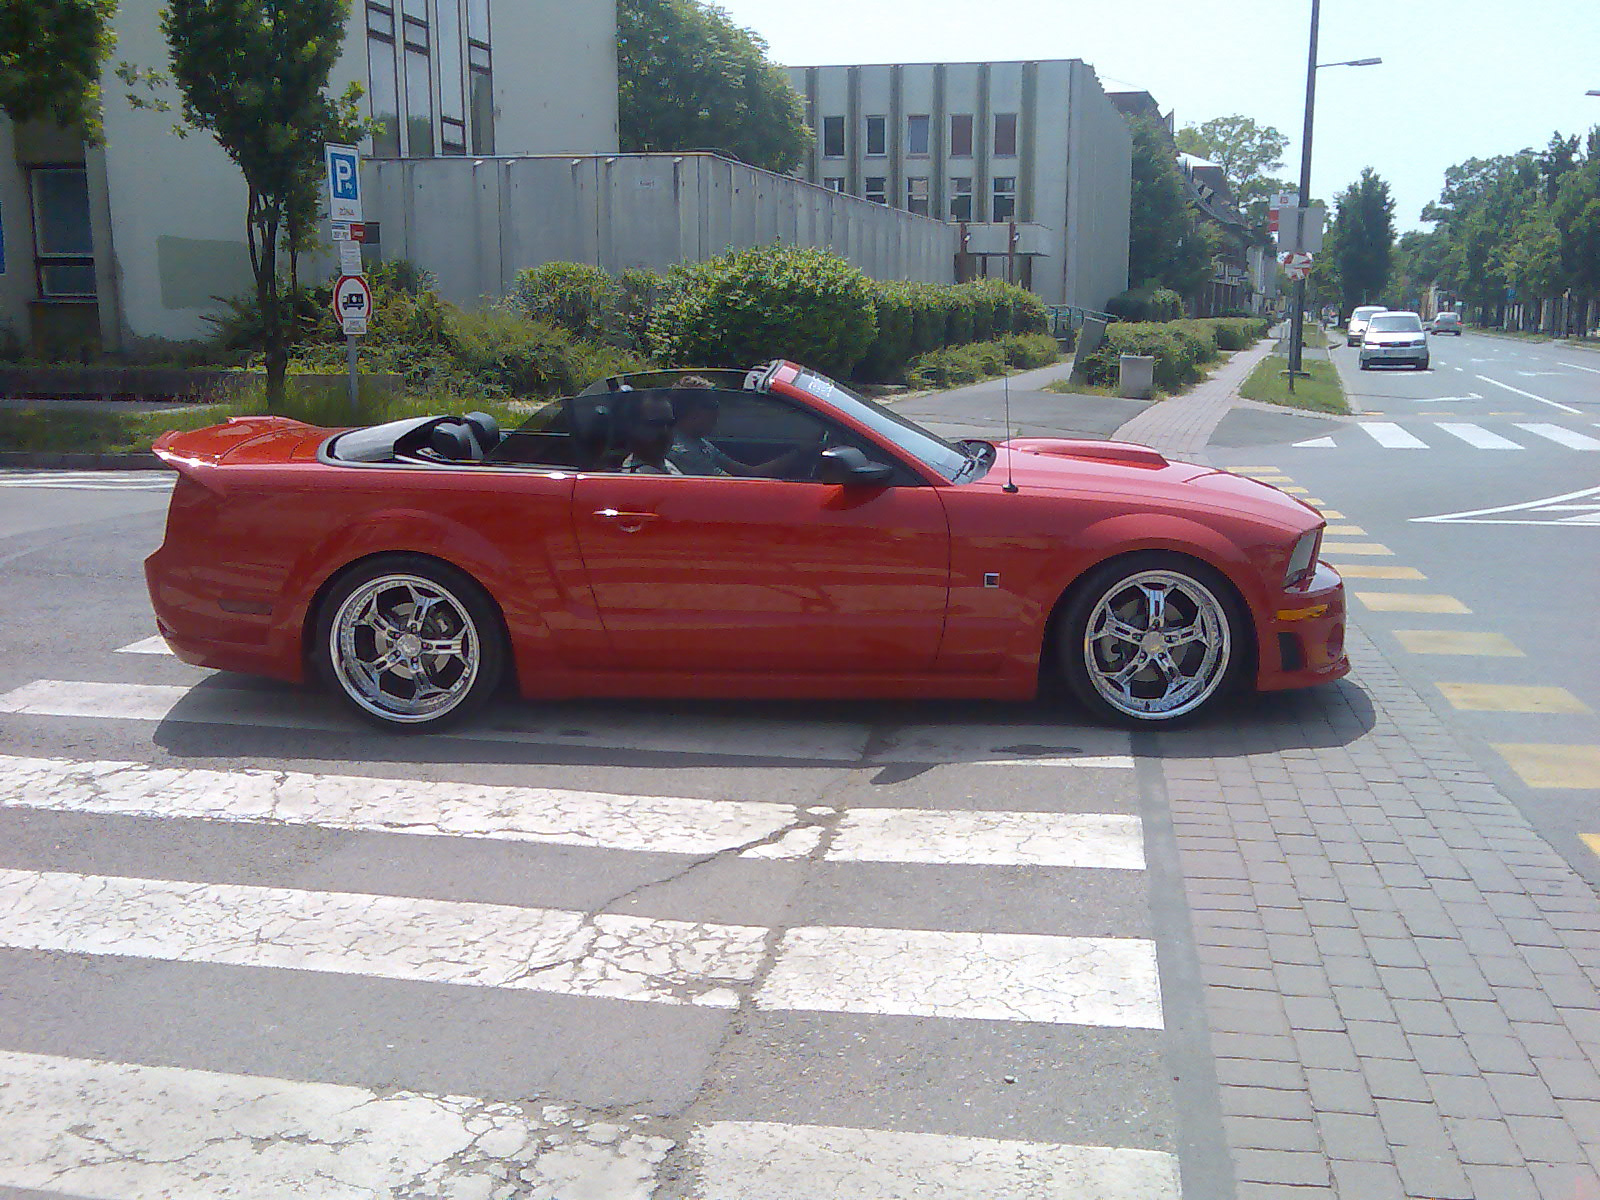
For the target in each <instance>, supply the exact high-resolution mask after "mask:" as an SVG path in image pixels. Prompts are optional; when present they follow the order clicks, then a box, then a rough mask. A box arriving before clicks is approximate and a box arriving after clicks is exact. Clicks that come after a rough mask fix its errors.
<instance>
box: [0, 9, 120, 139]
mask: <svg viewBox="0 0 1600 1200" xmlns="http://www.w3.org/2000/svg"><path fill="white" fill-rule="evenodd" d="M116 12H117V0H0V112H3V113H5V115H6V116H8V117H10V118H11V119H12V120H13V121H32V120H37V119H41V118H44V119H49V120H51V121H54V122H56V123H57V124H58V125H64V126H66V127H67V128H69V129H76V130H79V131H81V132H82V133H83V136H84V140H86V141H90V142H98V141H99V140H100V137H101V125H100V68H101V66H102V65H103V64H104V63H105V61H106V59H107V58H109V57H110V55H111V48H112V46H113V45H114V44H115V42H116V35H115V34H114V33H113V32H112V29H111V18H112V17H114V16H115V15H116Z"/></svg>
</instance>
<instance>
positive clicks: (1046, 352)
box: [906, 333, 1061, 390]
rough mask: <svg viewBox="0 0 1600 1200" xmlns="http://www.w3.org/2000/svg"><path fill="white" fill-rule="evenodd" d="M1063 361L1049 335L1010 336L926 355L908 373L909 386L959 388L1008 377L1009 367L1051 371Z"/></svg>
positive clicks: (917, 359)
mask: <svg viewBox="0 0 1600 1200" xmlns="http://www.w3.org/2000/svg"><path fill="white" fill-rule="evenodd" d="M1060 357H1061V350H1060V347H1059V346H1057V345H1056V340H1055V338H1053V337H1050V336H1049V335H1048V334H1043V333H1008V334H1006V335H1005V336H1004V337H1001V338H996V339H993V340H991V341H987V342H970V343H968V344H967V345H964V346H947V347H945V348H944V349H942V350H934V351H931V352H929V353H927V354H923V355H921V356H919V357H918V358H916V359H915V360H913V361H912V363H911V365H910V367H909V368H908V369H907V370H906V382H907V383H909V384H910V385H911V386H912V387H914V388H917V389H919V390H921V389H926V388H945V387H959V386H961V385H962V384H966V383H976V382H977V381H978V380H980V379H987V378H989V377H990V376H993V375H1001V374H1004V373H1005V371H1006V369H1007V368H1008V367H1023V368H1026V367H1047V366H1049V365H1050V364H1051V363H1053V362H1055V361H1056V360H1057V359H1059V358H1060Z"/></svg>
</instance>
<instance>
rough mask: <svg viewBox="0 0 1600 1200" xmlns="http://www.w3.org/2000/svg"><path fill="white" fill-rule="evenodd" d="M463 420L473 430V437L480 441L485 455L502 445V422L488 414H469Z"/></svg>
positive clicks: (479, 443)
mask: <svg viewBox="0 0 1600 1200" xmlns="http://www.w3.org/2000/svg"><path fill="white" fill-rule="evenodd" d="M461 419H462V420H463V421H465V422H466V423H467V426H468V428H470V429H471V430H472V436H473V437H475V438H477V439H478V445H479V446H480V447H482V449H483V452H484V453H485V454H487V453H489V451H491V450H493V449H494V448H495V447H496V446H498V445H499V444H500V422H499V421H496V420H495V419H494V418H493V417H491V416H490V415H489V414H488V413H486V412H469V413H468V414H467V415H466V416H464V417H462V418H461Z"/></svg>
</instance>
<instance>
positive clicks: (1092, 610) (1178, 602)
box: [1051, 551, 1254, 729]
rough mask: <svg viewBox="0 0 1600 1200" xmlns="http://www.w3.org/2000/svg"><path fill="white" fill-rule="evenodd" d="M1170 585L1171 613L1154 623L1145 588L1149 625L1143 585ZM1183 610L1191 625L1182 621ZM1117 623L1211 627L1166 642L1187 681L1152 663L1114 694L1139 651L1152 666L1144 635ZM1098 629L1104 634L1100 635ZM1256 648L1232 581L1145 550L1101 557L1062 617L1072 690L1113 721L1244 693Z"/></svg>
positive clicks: (1058, 633)
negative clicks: (1138, 637)
mask: <svg viewBox="0 0 1600 1200" xmlns="http://www.w3.org/2000/svg"><path fill="white" fill-rule="evenodd" d="M1167 582H1170V584H1171V585H1172V586H1171V587H1169V588H1168V590H1167V591H1166V592H1165V594H1164V596H1163V599H1162V610H1163V613H1164V614H1165V617H1164V619H1163V620H1162V621H1161V622H1160V623H1159V624H1153V623H1152V622H1151V620H1150V616H1151V613H1152V611H1153V605H1152V604H1151V601H1150V599H1149V597H1148V594H1147V593H1145V596H1146V599H1145V612H1144V613H1143V614H1142V615H1143V627H1142V629H1141V627H1140V624H1139V621H1140V616H1141V614H1140V613H1139V612H1138V611H1137V609H1138V605H1139V600H1138V599H1137V596H1138V595H1139V594H1141V593H1142V587H1143V586H1152V585H1159V584H1161V583H1167ZM1119 602H1121V605H1122V607H1121V608H1120V610H1119V608H1118V603H1119ZM1169 603H1171V604H1173V608H1172V609H1171V610H1168V609H1167V608H1166V605H1167V604H1169ZM1130 606H1131V607H1130ZM1174 613H1176V615H1177V617H1178V619H1179V620H1180V621H1183V622H1186V623H1185V624H1181V625H1174V624H1173V621H1172V616H1173V614H1174ZM1111 622H1114V623H1116V624H1120V625H1122V626H1124V627H1125V628H1128V629H1129V630H1130V631H1131V632H1136V633H1142V634H1144V635H1145V636H1146V637H1148V635H1149V634H1150V633H1152V632H1157V633H1159V632H1162V631H1163V630H1164V631H1167V636H1168V637H1171V636H1173V635H1175V634H1180V633H1184V632H1187V631H1195V630H1202V629H1203V634H1204V636H1203V637H1201V636H1197V637H1195V638H1194V639H1192V640H1191V641H1186V642H1185V643H1183V644H1181V645H1178V646H1176V647H1174V646H1167V647H1164V648H1163V653H1164V654H1165V655H1166V657H1167V661H1168V662H1169V663H1170V664H1171V665H1173V666H1174V667H1175V668H1177V677H1178V678H1182V679H1185V680H1186V681H1187V682H1186V683H1185V684H1184V685H1182V686H1179V687H1176V688H1174V686H1173V678H1174V677H1173V676H1170V675H1165V669H1164V668H1161V669H1159V670H1156V671H1152V670H1150V669H1149V668H1148V667H1147V668H1145V669H1136V670H1134V672H1133V673H1132V674H1131V676H1130V677H1129V679H1128V681H1127V682H1128V686H1127V688H1125V689H1124V690H1123V692H1122V694H1120V695H1116V694H1114V693H1115V688H1113V687H1111V686H1110V682H1111V680H1112V679H1114V677H1115V675H1116V674H1119V673H1124V672H1126V671H1127V670H1128V668H1129V667H1130V666H1132V665H1133V664H1134V663H1135V661H1136V660H1137V659H1138V658H1139V656H1140V655H1144V656H1145V660H1146V662H1147V663H1148V662H1149V661H1150V660H1151V659H1150V655H1151V650H1150V648H1149V647H1148V646H1147V645H1146V644H1144V643H1143V642H1142V641H1134V640H1132V639H1129V638H1127V637H1122V636H1119V635H1117V634H1115V633H1112V632H1110V629H1111V627H1112V626H1111V624H1110V623H1111ZM1096 629H1099V630H1101V631H1102V632H1100V633H1099V634H1095V632H1094V631H1095V630H1096ZM1096 642H1098V643H1101V644H1099V645H1095V644H1094V643H1096ZM1128 647H1137V649H1135V650H1129V649H1128ZM1253 647H1254V631H1253V626H1252V624H1251V621H1250V618H1249V615H1248V612H1247V610H1246V609H1245V607H1244V604H1243V603H1242V601H1240V599H1239V597H1238V595H1237V593H1236V592H1235V591H1234V589H1233V586H1232V585H1231V584H1230V583H1229V582H1228V581H1227V579H1226V578H1224V577H1223V576H1222V575H1221V574H1220V573H1219V572H1217V571H1215V570H1213V569H1212V568H1211V567H1208V566H1206V565H1205V564H1204V563H1201V562H1197V561H1195V560H1194V559H1191V558H1185V557H1184V556H1182V555H1178V554H1168V553H1164V552H1160V551H1143V552H1140V553H1137V554H1130V555H1125V556H1124V557H1122V558H1117V559H1113V560H1111V561H1110V562H1107V563H1102V564H1101V565H1100V566H1098V567H1096V568H1095V569H1094V570H1092V571H1090V572H1089V573H1088V574H1087V575H1085V576H1084V577H1083V578H1082V579H1081V580H1079V581H1078V582H1077V583H1076V584H1075V585H1074V586H1073V589H1072V592H1071V594H1070V595H1069V596H1068V598H1067V602H1066V605H1065V607H1064V608H1063V609H1062V612H1061V616H1060V619H1059V620H1058V621H1057V623H1056V626H1055V635H1054V645H1053V646H1052V647H1051V650H1052V652H1053V653H1054V655H1055V659H1056V663H1057V665H1058V666H1059V667H1060V669H1061V674H1062V677H1063V678H1064V679H1065V681H1066V684H1067V687H1068V689H1069V690H1070V691H1071V692H1072V695H1073V696H1074V698H1076V699H1077V700H1078V702H1079V703H1080V704H1082V705H1083V706H1084V707H1085V708H1087V709H1089V711H1090V712H1092V713H1094V714H1095V715H1096V716H1097V717H1099V718H1100V719H1102V720H1104V721H1107V722H1109V723H1112V724H1116V725H1121V726H1124V727H1130V728H1137V729H1155V728H1171V727H1173V726H1175V725H1177V724H1179V723H1182V722H1185V721H1189V720H1192V719H1194V718H1196V717H1199V716H1201V715H1203V714H1204V713H1206V712H1208V711H1209V710H1210V709H1211V708H1212V707H1213V706H1214V705H1215V704H1217V703H1218V702H1220V701H1222V700H1223V699H1224V698H1226V697H1227V696H1229V695H1230V694H1232V693H1233V692H1235V691H1236V690H1238V688H1239V686H1240V684H1241V680H1242V678H1243V674H1244V671H1245V670H1246V668H1247V666H1248V664H1249V663H1250V662H1251V661H1253V657H1254V655H1253ZM1174 649H1176V654H1174ZM1189 669H1192V671H1193V674H1192V675H1191V674H1189V673H1188V670H1189ZM1146 675H1150V676H1157V675H1164V676H1165V682H1164V683H1163V682H1162V681H1161V680H1160V679H1157V678H1149V679H1141V677H1142V676H1146ZM1158 688H1164V689H1165V690H1164V692H1163V694H1162V696H1160V697H1156V696H1152V695H1145V696H1140V695H1138V694H1136V693H1139V692H1147V693H1153V692H1155V691H1156V690H1157V689H1158Z"/></svg>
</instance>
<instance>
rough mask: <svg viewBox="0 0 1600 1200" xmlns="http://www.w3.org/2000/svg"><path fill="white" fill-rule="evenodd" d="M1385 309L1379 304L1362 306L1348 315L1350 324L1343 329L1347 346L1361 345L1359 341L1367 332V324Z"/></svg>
mask: <svg viewBox="0 0 1600 1200" xmlns="http://www.w3.org/2000/svg"><path fill="white" fill-rule="evenodd" d="M1386 311H1388V310H1387V309H1385V308H1384V306H1383V305H1381V304H1363V305H1361V306H1359V307H1358V308H1356V309H1355V310H1354V311H1352V312H1351V314H1350V323H1349V324H1348V325H1346V326H1345V329H1344V341H1345V345H1347V346H1359V345H1361V339H1362V337H1363V336H1364V335H1365V334H1366V332H1367V322H1368V321H1370V320H1371V319H1372V318H1373V317H1375V316H1377V315H1378V314H1379V313H1381V312H1386Z"/></svg>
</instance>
